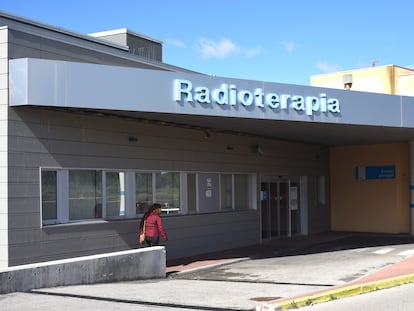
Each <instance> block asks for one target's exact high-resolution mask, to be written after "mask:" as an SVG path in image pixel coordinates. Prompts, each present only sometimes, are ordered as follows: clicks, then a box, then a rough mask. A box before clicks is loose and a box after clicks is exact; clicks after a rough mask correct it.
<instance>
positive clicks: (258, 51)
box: [245, 48, 263, 58]
mask: <svg viewBox="0 0 414 311" xmlns="http://www.w3.org/2000/svg"><path fill="white" fill-rule="evenodd" d="M262 52H263V50H262V48H252V49H248V50H247V51H246V53H245V55H246V57H248V58H251V57H255V56H256V55H260V54H261V53H262Z"/></svg>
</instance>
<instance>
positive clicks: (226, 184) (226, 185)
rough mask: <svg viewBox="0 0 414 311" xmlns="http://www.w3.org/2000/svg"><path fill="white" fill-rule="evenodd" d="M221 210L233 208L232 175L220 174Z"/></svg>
mask: <svg viewBox="0 0 414 311" xmlns="http://www.w3.org/2000/svg"><path fill="white" fill-rule="evenodd" d="M220 185H221V210H222V211H231V210H232V209H233V175H231V174H221V176H220Z"/></svg>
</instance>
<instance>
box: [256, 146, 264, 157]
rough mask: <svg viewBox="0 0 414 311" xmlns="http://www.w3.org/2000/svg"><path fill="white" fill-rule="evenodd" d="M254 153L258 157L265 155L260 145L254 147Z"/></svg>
mask: <svg viewBox="0 0 414 311" xmlns="http://www.w3.org/2000/svg"><path fill="white" fill-rule="evenodd" d="M254 152H255V153H256V154H258V155H263V154H264V151H263V149H262V146H260V145H259V144H257V145H255V146H254Z"/></svg>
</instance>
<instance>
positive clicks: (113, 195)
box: [105, 172, 125, 217]
mask: <svg viewBox="0 0 414 311" xmlns="http://www.w3.org/2000/svg"><path fill="white" fill-rule="evenodd" d="M105 177H106V179H105V189H106V191H105V194H106V197H105V199H106V216H108V217H117V216H125V173H124V172H106V173H105Z"/></svg>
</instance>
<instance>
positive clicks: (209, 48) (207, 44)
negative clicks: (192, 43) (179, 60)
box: [198, 38, 241, 59]
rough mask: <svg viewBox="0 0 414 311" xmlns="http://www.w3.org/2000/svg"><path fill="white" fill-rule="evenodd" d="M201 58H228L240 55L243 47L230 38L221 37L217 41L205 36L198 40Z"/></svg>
mask: <svg viewBox="0 0 414 311" xmlns="http://www.w3.org/2000/svg"><path fill="white" fill-rule="evenodd" d="M198 47H199V49H200V53H201V58H204V59H208V58H228V57H231V56H235V55H238V54H239V53H240V51H241V49H240V48H239V47H238V46H237V45H236V44H235V43H233V42H232V41H231V40H229V39H221V40H220V41H218V42H216V41H214V40H209V39H205V38H200V39H199V40H198Z"/></svg>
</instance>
